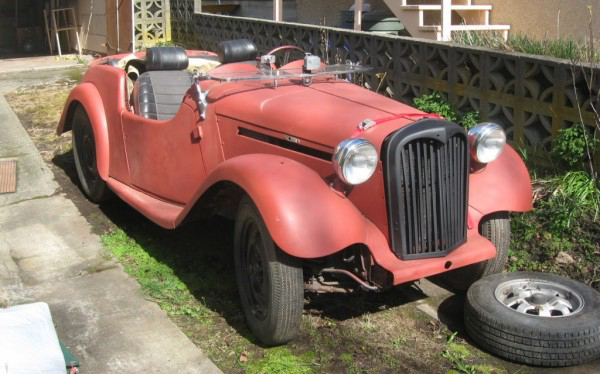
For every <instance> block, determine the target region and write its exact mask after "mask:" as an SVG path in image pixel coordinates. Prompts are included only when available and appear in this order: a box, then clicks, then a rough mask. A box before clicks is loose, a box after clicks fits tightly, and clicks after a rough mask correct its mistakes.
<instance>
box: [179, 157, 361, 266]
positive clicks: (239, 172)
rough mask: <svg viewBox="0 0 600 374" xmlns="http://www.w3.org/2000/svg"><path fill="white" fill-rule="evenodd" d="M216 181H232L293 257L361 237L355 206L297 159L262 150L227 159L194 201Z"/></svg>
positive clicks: (321, 253)
mask: <svg viewBox="0 0 600 374" xmlns="http://www.w3.org/2000/svg"><path fill="white" fill-rule="evenodd" d="M221 181H229V182H232V183H235V184H236V185H238V186H239V187H241V188H242V189H243V190H244V191H245V192H246V193H247V194H248V195H249V196H250V198H251V199H252V200H253V201H254V203H255V204H256V206H257V207H258V210H259V211H260V214H261V215H262V217H263V219H264V221H265V223H266V225H267V228H268V229H269V233H270V234H271V237H272V238H273V240H274V241H275V243H276V244H277V245H278V246H279V247H280V248H281V249H282V250H284V251H285V252H287V253H289V254H290V255H292V256H296V257H300V258H317V257H322V256H327V255H330V254H333V253H335V252H337V251H340V250H342V249H344V248H346V247H348V246H350V245H352V244H356V243H364V242H365V241H366V235H367V226H366V220H365V218H364V217H363V215H362V214H361V213H360V212H359V211H358V209H356V207H355V206H354V205H353V204H352V203H351V202H350V201H349V200H348V199H347V198H346V197H344V196H343V195H340V194H338V193H337V192H336V191H334V190H333V189H331V188H330V187H329V186H328V185H327V183H325V181H324V180H323V179H322V178H321V177H320V176H319V175H318V174H317V173H316V172H315V171H314V170H312V169H310V168H308V167H306V166H304V165H303V164H301V163H299V162H296V161H293V160H290V159H288V158H285V157H280V156H274V155H266V154H249V155H243V156H239V157H235V158H232V159H229V160H227V161H225V162H223V163H221V164H220V165H219V166H218V167H217V168H216V169H215V170H214V171H213V172H212V173H211V174H210V175H209V176H208V178H207V179H206V181H205V182H204V183H203V185H202V187H201V188H200V190H199V191H198V193H197V194H196V195H195V199H194V202H195V201H197V200H198V198H199V197H200V196H202V194H203V193H204V192H205V191H206V190H208V189H209V188H210V187H211V186H212V185H214V184H215V183H218V182H221ZM191 206H193V204H190V205H188V207H186V209H184V211H183V212H182V213H181V214H180V216H179V217H178V219H177V221H176V225H178V224H179V223H181V221H182V220H183V218H184V217H185V216H186V215H187V213H188V211H189V209H191Z"/></svg>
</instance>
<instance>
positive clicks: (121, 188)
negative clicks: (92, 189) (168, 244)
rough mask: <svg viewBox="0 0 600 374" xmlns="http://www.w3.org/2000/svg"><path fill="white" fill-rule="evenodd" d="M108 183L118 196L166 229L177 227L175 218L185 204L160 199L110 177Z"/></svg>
mask: <svg viewBox="0 0 600 374" xmlns="http://www.w3.org/2000/svg"><path fill="white" fill-rule="evenodd" d="M106 183H107V184H108V187H109V188H110V189H111V190H112V191H113V192H114V193H115V194H117V196H119V197H120V198H121V199H122V200H123V201H125V202H126V203H127V204H129V205H131V206H132V207H133V208H134V209H135V210H137V211H138V212H140V213H142V214H143V215H144V216H146V218H148V219H149V220H151V221H152V222H154V223H156V224H157V225H159V226H161V227H164V228H165V229H174V228H175V226H176V225H175V220H176V219H177V217H178V216H179V214H181V212H182V211H183V206H180V205H176V204H172V203H168V202H166V201H163V200H159V199H157V198H155V197H152V196H149V195H147V194H145V193H143V192H142V191H139V190H136V189H134V188H131V187H129V186H128V185H126V184H124V183H121V182H119V181H118V180H116V179H113V178H110V177H109V178H108V180H107V181H106Z"/></svg>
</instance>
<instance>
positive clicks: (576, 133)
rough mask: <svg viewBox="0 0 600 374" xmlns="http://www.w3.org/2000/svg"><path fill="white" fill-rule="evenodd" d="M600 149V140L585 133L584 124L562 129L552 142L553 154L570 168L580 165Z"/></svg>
mask: <svg viewBox="0 0 600 374" xmlns="http://www.w3.org/2000/svg"><path fill="white" fill-rule="evenodd" d="M597 150H600V141H599V140H598V139H594V138H592V136H590V135H588V134H586V133H585V130H584V125H582V124H581V123H578V124H575V125H573V126H571V127H569V128H566V129H562V130H560V131H559V132H558V135H557V136H556V138H555V139H554V141H553V143H552V155H553V156H554V157H555V158H556V159H557V160H558V161H559V162H561V163H563V164H565V165H566V166H568V167H570V168H577V167H580V166H581V165H582V164H583V162H584V161H585V160H586V159H587V157H588V151H589V153H590V154H593V153H594V152H595V151H597Z"/></svg>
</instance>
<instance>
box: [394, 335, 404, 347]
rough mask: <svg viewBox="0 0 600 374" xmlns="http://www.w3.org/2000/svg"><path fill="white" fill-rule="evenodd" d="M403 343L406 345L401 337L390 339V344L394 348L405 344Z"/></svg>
mask: <svg viewBox="0 0 600 374" xmlns="http://www.w3.org/2000/svg"><path fill="white" fill-rule="evenodd" d="M405 345H406V339H405V338H403V337H400V338H396V339H394V340H392V346H393V347H394V348H400V347H402V346H405Z"/></svg>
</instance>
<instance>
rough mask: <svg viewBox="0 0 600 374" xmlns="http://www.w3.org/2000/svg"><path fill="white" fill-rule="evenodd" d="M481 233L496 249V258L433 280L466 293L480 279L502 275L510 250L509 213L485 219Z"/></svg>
mask: <svg viewBox="0 0 600 374" xmlns="http://www.w3.org/2000/svg"><path fill="white" fill-rule="evenodd" d="M480 232H481V235H482V236H483V237H485V238H487V239H489V240H490V241H491V242H492V244H494V246H495V247H496V257H495V258H492V259H489V260H485V261H482V262H478V263H476V264H473V265H468V266H465V267H462V268H458V269H456V270H451V271H448V272H446V273H442V274H440V275H437V276H435V277H432V278H434V279H435V280H439V281H440V282H441V283H443V284H444V285H447V286H449V287H450V288H452V289H454V290H456V291H459V292H466V291H467V290H468V289H469V287H470V286H471V285H472V284H473V283H475V282H476V281H478V280H479V279H481V278H484V277H487V276H488V275H493V274H499V273H501V272H502V270H504V266H505V265H506V262H507V261H508V250H509V248H510V217H509V216H508V212H496V213H492V214H489V215H487V216H485V217H483V219H482V222H481V230H480Z"/></svg>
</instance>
